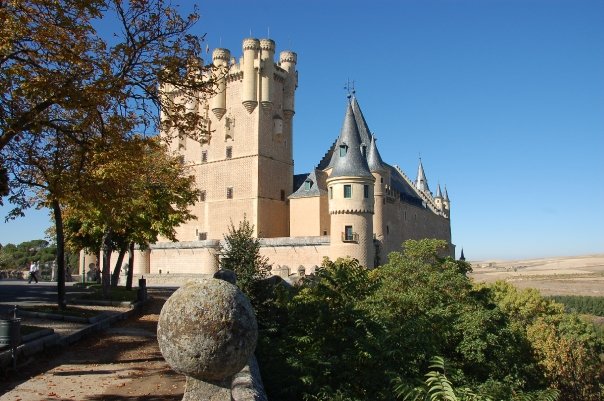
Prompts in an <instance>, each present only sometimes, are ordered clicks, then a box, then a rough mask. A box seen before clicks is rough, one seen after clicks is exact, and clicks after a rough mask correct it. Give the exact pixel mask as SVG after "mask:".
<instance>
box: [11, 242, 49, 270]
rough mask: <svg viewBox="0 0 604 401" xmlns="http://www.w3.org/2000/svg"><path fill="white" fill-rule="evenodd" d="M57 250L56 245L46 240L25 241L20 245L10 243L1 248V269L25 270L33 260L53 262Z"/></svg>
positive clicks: (41, 262) (42, 262)
mask: <svg viewBox="0 0 604 401" xmlns="http://www.w3.org/2000/svg"><path fill="white" fill-rule="evenodd" d="M56 252H57V251H56V247H55V246H54V245H50V244H49V243H48V241H45V240H32V241H25V242H22V243H20V244H19V245H14V244H10V243H9V244H6V245H4V246H3V247H2V248H0V269H3V270H25V269H28V268H29V265H30V264H31V262H40V264H44V263H47V262H52V261H54V260H55V258H56Z"/></svg>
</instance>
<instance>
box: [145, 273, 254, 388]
mask: <svg viewBox="0 0 604 401" xmlns="http://www.w3.org/2000/svg"><path fill="white" fill-rule="evenodd" d="M257 339H258V325H257V323H256V317H255V315H254V310H253V309H252V306H251V304H250V302H249V300H248V299H247V297H246V296H245V295H244V294H243V293H242V292H241V291H240V290H239V289H238V288H237V287H236V286H234V285H233V284H230V283H228V282H226V281H223V280H216V279H206V280H200V281H189V282H187V283H186V284H185V285H184V286H183V287H181V288H179V289H178V290H177V291H176V292H174V294H172V296H171V297H170V298H168V300H167V301H166V303H165V304H164V307H163V308H162V310H161V313H160V315H159V322H158V325H157V341H158V342H159V348H160V350H161V353H162V355H163V356H164V358H165V360H166V361H167V362H168V364H169V365H170V366H171V367H172V369H174V370H175V371H176V372H179V373H181V374H184V375H187V376H190V377H192V378H195V379H198V380H203V381H207V382H219V381H222V380H225V379H227V378H229V377H230V376H232V375H233V374H235V373H237V372H239V371H240V370H241V369H242V368H243V367H244V366H245V365H246V363H247V361H248V359H249V357H250V355H252V353H253V352H254V349H255V347H256V341H257Z"/></svg>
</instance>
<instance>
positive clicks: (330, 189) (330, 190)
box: [329, 187, 333, 199]
mask: <svg viewBox="0 0 604 401" xmlns="http://www.w3.org/2000/svg"><path fill="white" fill-rule="evenodd" d="M329 199H333V187H329Z"/></svg>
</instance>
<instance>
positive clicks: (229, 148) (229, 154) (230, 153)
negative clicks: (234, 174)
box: [226, 146, 233, 159]
mask: <svg viewBox="0 0 604 401" xmlns="http://www.w3.org/2000/svg"><path fill="white" fill-rule="evenodd" d="M232 157H233V147H232V146H227V148H226V158H227V159H230V158H232Z"/></svg>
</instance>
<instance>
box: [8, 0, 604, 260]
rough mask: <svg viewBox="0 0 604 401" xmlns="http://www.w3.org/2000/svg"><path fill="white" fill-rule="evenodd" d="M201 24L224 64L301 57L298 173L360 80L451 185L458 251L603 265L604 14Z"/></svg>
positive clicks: (571, 7)
mask: <svg viewBox="0 0 604 401" xmlns="http://www.w3.org/2000/svg"><path fill="white" fill-rule="evenodd" d="M183 4H185V6H183V10H187V9H189V5H188V3H184V2H183ZM199 11H200V14H201V19H200V21H199V22H198V24H197V25H196V27H195V33H197V34H200V35H201V34H204V33H205V34H206V43H207V44H208V46H209V48H210V51H211V49H213V48H216V47H226V48H229V49H230V50H231V52H232V53H233V55H234V56H235V57H239V56H240V55H241V42H242V39H243V38H245V37H248V36H250V31H251V34H252V36H254V37H257V38H262V37H267V36H269V37H270V38H272V39H274V40H275V41H276V43H277V53H278V52H279V51H281V50H293V51H295V52H296V53H297V54H298V71H299V87H298V90H297V94H296V96H297V97H296V115H295V120H294V159H295V170H296V173H302V172H308V171H310V170H311V169H312V168H313V166H314V165H316V164H317V163H318V161H319V160H320V158H321V157H322V156H323V154H324V153H325V151H326V150H327V148H328V147H329V146H330V145H331V143H332V142H333V141H334V139H335V138H336V137H337V135H338V133H339V130H340V127H341V124H342V120H343V117H344V111H345V104H346V91H345V90H344V86H345V84H346V82H347V80H348V79H350V80H354V82H355V88H356V94H357V99H358V101H359V103H360V106H361V108H362V110H363V113H364V114H365V118H366V119H367V122H368V124H369V127H370V129H371V130H372V131H373V132H374V133H375V135H376V136H377V138H378V142H377V143H378V147H379V149H380V152H381V154H382V157H383V159H384V160H385V161H386V162H388V163H390V164H398V165H399V166H400V167H401V168H402V169H403V170H404V171H405V172H407V174H408V175H409V176H411V177H412V178H414V177H415V175H416V171H417V164H418V157H419V155H420V154H421V157H422V161H423V164H424V167H425V170H426V174H427V176H428V180H429V184H430V187H431V188H432V189H433V190H435V189H436V185H437V184H438V183H439V182H440V184H441V185H443V186H444V185H446V186H447V188H448V191H449V195H450V198H451V201H452V213H451V214H452V216H451V219H452V236H453V242H454V243H455V244H456V245H457V246H458V252H459V249H460V248H461V247H463V248H464V251H465V254H466V256H467V257H468V258H469V259H474V260H477V259H487V258H503V259H514V258H525V257H544V256H561V255H579V254H586V253H604V157H603V156H604V1H601V0H598V1H582V0H572V1H571V0H569V1H557V0H522V1H520V0H518V1H516V0H480V1H479V0H473V1H472V0H455V1H454V0H448V1H432V0H417V1H375V2H373V3H372V4H371V5H370V4H369V2H367V1H356V0H348V1H318V0H317V1H315V0H306V1H288V2H285V1H247V2H244V1H212V2H199ZM269 32H270V34H269ZM208 59H209V56H208ZM206 61H207V60H206ZM6 210H7V208H6V207H4V208H3V209H0V212H5V211H6ZM4 214H5V213H4ZM48 225H49V223H48V222H47V213H45V212H43V211H41V212H37V213H33V214H32V215H31V216H30V217H27V218H23V219H20V220H18V221H16V222H13V223H10V224H3V223H0V227H1V232H0V243H3V244H4V243H6V242H20V241H23V240H27V239H31V238H37V237H42V236H43V235H42V232H43V231H44V229H45V228H46V227H47V226H48Z"/></svg>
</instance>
